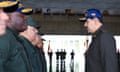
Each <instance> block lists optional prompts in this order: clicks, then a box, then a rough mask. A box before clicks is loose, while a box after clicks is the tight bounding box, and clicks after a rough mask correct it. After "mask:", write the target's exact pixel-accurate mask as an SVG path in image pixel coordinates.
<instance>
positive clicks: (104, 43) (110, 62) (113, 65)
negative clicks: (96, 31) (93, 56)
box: [100, 33, 118, 72]
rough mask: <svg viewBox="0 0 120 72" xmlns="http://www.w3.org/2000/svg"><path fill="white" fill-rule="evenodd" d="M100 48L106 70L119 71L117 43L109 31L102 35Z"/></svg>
mask: <svg viewBox="0 0 120 72" xmlns="http://www.w3.org/2000/svg"><path fill="white" fill-rule="evenodd" d="M100 48H101V52H100V53H101V59H102V60H101V61H102V65H103V68H104V70H105V71H104V72H118V61H117V55H116V44H115V40H114V38H113V37H112V35H109V34H107V33H105V34H103V35H101V41H100Z"/></svg>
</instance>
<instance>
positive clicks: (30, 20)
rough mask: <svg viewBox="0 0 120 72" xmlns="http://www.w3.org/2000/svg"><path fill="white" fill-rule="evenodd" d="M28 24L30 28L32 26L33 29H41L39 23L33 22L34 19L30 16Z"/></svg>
mask: <svg viewBox="0 0 120 72" xmlns="http://www.w3.org/2000/svg"><path fill="white" fill-rule="evenodd" d="M27 24H28V25H29V26H32V27H34V28H36V29H40V25H39V24H37V23H36V22H35V21H34V20H33V18H32V17H31V16H28V17H27Z"/></svg>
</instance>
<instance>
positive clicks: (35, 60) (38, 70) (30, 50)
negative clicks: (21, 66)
mask: <svg viewBox="0 0 120 72" xmlns="http://www.w3.org/2000/svg"><path fill="white" fill-rule="evenodd" d="M20 38H21V40H22V43H23V44H24V47H25V51H26V53H27V54H28V57H29V60H30V62H31V64H32V71H33V72H43V71H42V64H41V62H40V58H39V53H38V51H36V48H35V47H34V46H33V45H32V43H31V42H30V41H28V40H27V39H26V38H24V37H23V36H20Z"/></svg>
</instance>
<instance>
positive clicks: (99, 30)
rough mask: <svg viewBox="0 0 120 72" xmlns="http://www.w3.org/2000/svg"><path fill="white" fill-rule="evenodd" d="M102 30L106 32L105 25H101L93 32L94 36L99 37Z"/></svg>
mask: <svg viewBox="0 0 120 72" xmlns="http://www.w3.org/2000/svg"><path fill="white" fill-rule="evenodd" d="M102 32H106V29H105V26H103V25H102V26H101V27H100V28H99V29H98V30H97V31H96V32H95V33H93V34H92V36H93V37H97V36H98V35H99V34H101V33H102Z"/></svg>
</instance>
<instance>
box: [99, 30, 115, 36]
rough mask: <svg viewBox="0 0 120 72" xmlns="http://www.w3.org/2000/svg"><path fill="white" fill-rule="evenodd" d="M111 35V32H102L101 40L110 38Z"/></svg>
mask: <svg viewBox="0 0 120 72" xmlns="http://www.w3.org/2000/svg"><path fill="white" fill-rule="evenodd" d="M112 37H113V34H112V33H111V32H108V31H102V33H101V38H112Z"/></svg>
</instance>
